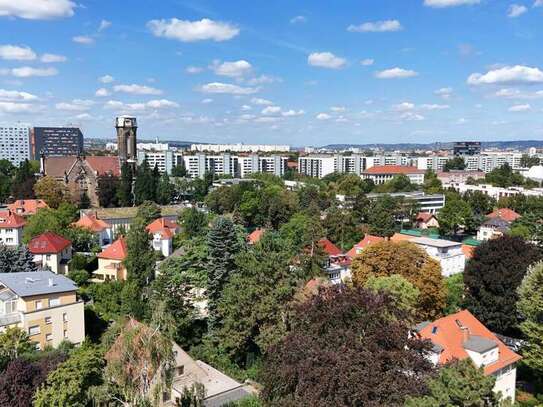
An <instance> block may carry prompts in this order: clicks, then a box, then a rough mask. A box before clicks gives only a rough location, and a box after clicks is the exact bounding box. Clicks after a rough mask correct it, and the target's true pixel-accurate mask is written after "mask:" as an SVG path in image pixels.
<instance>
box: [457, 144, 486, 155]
mask: <svg viewBox="0 0 543 407" xmlns="http://www.w3.org/2000/svg"><path fill="white" fill-rule="evenodd" d="M453 154H454V155H478V154H481V142H480V141H460V142H457V143H454V146H453Z"/></svg>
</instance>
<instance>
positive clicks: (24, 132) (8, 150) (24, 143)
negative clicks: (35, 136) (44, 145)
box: [0, 125, 31, 167]
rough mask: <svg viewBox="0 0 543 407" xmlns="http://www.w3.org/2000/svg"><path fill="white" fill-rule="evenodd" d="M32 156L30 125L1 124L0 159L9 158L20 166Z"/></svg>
mask: <svg viewBox="0 0 543 407" xmlns="http://www.w3.org/2000/svg"><path fill="white" fill-rule="evenodd" d="M30 158H31V156H30V127H28V126H23V125H11V126H0V160H8V161H9V162H10V163H12V164H13V165H15V166H16V167H18V166H19V164H21V163H22V162H24V160H30Z"/></svg>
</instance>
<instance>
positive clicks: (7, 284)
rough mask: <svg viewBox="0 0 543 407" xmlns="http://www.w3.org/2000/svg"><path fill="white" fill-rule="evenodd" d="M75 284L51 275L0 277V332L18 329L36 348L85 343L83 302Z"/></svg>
mask: <svg viewBox="0 0 543 407" xmlns="http://www.w3.org/2000/svg"><path fill="white" fill-rule="evenodd" d="M76 291H77V286H76V285H75V283H74V282H73V281H72V280H70V279H68V278H66V277H64V276H61V275H57V274H54V273H52V272H51V271H35V272H22V273H0V332H2V331H4V330H5V329H6V328H8V327H19V328H21V329H23V330H24V331H25V332H26V333H27V334H28V335H29V337H30V340H31V341H32V342H35V343H36V347H38V348H39V349H44V348H45V347H46V346H53V347H56V346H58V345H59V344H60V343H61V342H62V341H64V340H67V341H70V342H71V343H74V344H76V345H77V344H80V343H81V342H83V340H84V339H85V317H84V306H83V301H81V300H79V299H78V298H77V294H76Z"/></svg>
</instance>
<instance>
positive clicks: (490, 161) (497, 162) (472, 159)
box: [464, 151, 522, 172]
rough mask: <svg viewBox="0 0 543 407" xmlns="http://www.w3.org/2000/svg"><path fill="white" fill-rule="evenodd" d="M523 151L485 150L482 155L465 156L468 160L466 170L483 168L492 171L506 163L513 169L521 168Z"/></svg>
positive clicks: (482, 169)
mask: <svg viewBox="0 0 543 407" xmlns="http://www.w3.org/2000/svg"><path fill="white" fill-rule="evenodd" d="M521 158H522V153H504V152H499V151H484V152H483V153H482V154H481V155H471V156H464V161H465V162H466V170H468V171H476V170H481V171H484V172H490V171H492V170H494V169H496V168H499V167H501V166H503V165H504V164H505V163H507V164H509V166H510V167H511V168H512V169H513V170H520V169H521V168H522V166H521V165H520V160H521Z"/></svg>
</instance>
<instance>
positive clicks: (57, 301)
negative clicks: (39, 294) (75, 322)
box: [49, 298, 60, 307]
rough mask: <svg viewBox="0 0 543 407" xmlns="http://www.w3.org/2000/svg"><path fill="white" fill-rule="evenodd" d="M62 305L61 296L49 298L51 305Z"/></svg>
mask: <svg viewBox="0 0 543 407" xmlns="http://www.w3.org/2000/svg"><path fill="white" fill-rule="evenodd" d="M59 305H60V298H51V299H50V300H49V306H50V307H58V306H59Z"/></svg>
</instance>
